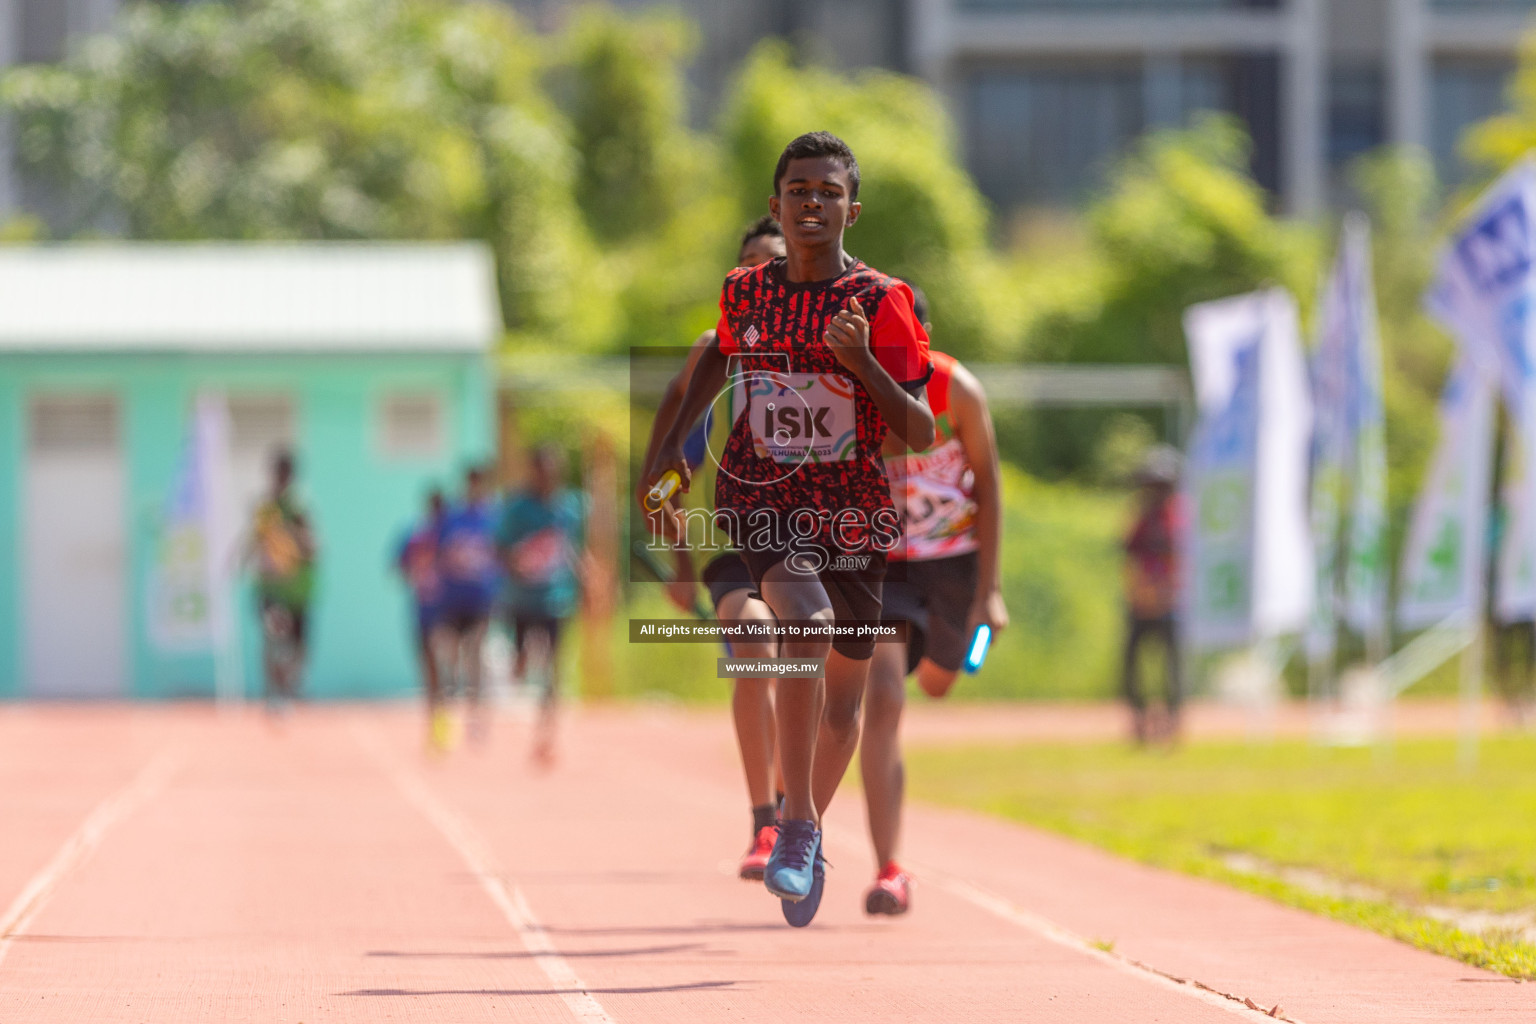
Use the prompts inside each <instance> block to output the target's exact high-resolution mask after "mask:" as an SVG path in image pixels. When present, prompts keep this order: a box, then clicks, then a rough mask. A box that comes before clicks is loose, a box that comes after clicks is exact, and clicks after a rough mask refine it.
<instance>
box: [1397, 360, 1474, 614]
mask: <svg viewBox="0 0 1536 1024" xmlns="http://www.w3.org/2000/svg"><path fill="white" fill-rule="evenodd" d="M1493 414H1494V385H1493V382H1492V380H1491V379H1490V377H1489V375H1488V374H1486V373H1484V372H1483V369H1482V367H1481V366H1479V365H1478V364H1477V363H1475V362H1474V361H1473V360H1472V358H1471V357H1470V356H1467V355H1465V354H1463V355H1462V357H1461V358H1460V359H1459V360H1458V361H1457V363H1456V365H1455V366H1454V367H1453V368H1452V370H1451V374H1450V376H1449V377H1447V378H1446V382H1445V390H1444V392H1443V393H1442V394H1441V396H1440V440H1439V442H1438V444H1437V446H1436V448H1435V453H1434V456H1433V458H1432V459H1431V460H1430V464H1429V469H1428V471H1427V472H1426V473H1425V474H1424V485H1423V487H1422V489H1421V490H1420V491H1419V499H1418V502H1417V503H1416V504H1415V505H1414V509H1413V517H1412V518H1411V519H1410V520H1409V523H1408V538H1407V542H1406V544H1405V545H1404V548H1403V567H1402V584H1401V586H1400V588H1399V590H1400V594H1399V597H1398V603H1397V624H1398V625H1399V626H1400V627H1401V628H1403V629H1426V628H1428V627H1430V626H1433V625H1435V624H1437V623H1439V622H1442V621H1444V620H1445V619H1447V618H1449V617H1450V616H1452V615H1463V616H1466V617H1467V619H1468V620H1469V621H1473V620H1475V619H1476V617H1477V616H1478V615H1479V609H1480V608H1481V607H1482V602H1483V588H1484V586H1485V583H1484V580H1485V567H1486V564H1487V555H1486V551H1485V548H1484V545H1485V544H1486V537H1487V528H1488V488H1489V485H1490V481H1489V475H1490V471H1491V468H1492V463H1493Z"/></svg>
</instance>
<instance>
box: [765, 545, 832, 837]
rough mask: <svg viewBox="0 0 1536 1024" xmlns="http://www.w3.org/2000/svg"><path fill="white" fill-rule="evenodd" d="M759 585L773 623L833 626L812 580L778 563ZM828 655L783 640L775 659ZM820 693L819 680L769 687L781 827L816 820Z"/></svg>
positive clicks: (817, 640)
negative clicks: (814, 771) (780, 790)
mask: <svg viewBox="0 0 1536 1024" xmlns="http://www.w3.org/2000/svg"><path fill="white" fill-rule="evenodd" d="M761 582H762V586H761V593H762V595H763V600H764V601H765V602H766V603H767V605H768V607H769V608H771V609H772V610H773V613H774V615H775V616H776V617H777V618H778V619H779V621H781V622H788V621H801V622H804V621H815V622H819V623H826V624H828V625H830V624H831V623H832V622H833V615H832V602H831V599H830V598H828V597H827V592H826V589H825V588H824V587H823V586H822V585H821V582H820V581H819V580H817V579H815V578H814V577H812V578H807V577H806V576H805V575H804V574H799V573H794V572H792V571H791V570H790V569H789V567H788V566H787V565H786V564H785V563H784V562H777V563H775V564H774V565H772V566H770V567H769V568H768V569H767V571H766V572H764V573H763V579H762V581H761ZM831 649H832V642H831V640H830V639H828V638H825V637H813V638H809V639H800V640H785V641H784V643H783V644H781V645H780V653H781V654H782V655H783V656H784V657H786V658H817V659H826V658H827V657H828V655H829V653H830V652H831ZM825 693H826V682H825V680H824V679H823V678H801V679H785V680H783V681H781V682H780V683H779V684H778V686H776V687H775V700H774V721H775V724H776V727H777V734H778V747H779V766H780V767H781V768H782V770H783V772H784V819H785V820H786V821H791V820H793V821H818V820H819V816H818V814H817V812H816V804H815V801H814V798H813V796H812V785H811V776H812V765H813V762H814V761H815V760H816V757H817V753H816V746H817V733H818V731H819V729H820V726H821V719H822V706H823V701H824V699H825ZM846 763H847V762H846V760H844V764H845V765H846ZM834 788H835V787H834Z"/></svg>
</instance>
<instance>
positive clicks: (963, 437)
mask: <svg viewBox="0 0 1536 1024" xmlns="http://www.w3.org/2000/svg"><path fill="white" fill-rule="evenodd" d="M916 297H917V302H916V307H917V310H918V316H919V318H921V319H922V320H923V321H924V327H925V328H926V327H927V323H926V321H927V308H926V307H927V302H926V300H925V299H924V298H923V296H922V293H921V292H917V293H916ZM930 354H931V358H932V360H933V376H932V377H931V378H930V379H929V381H928V406H929V408H931V409H932V410H933V418H934V425H935V434H936V435H937V436H936V439H935V441H934V443H933V446H932V447H930V448H928V449H927V450H926V451H922V452H916V453H914V452H911V451H909V450H907V448H906V445H905V444H903V443H902V442H901V441H900V439H897V438H888V439H887V442H886V448H885V451H886V455H887V458H886V470H887V472H888V473H889V475H890V480H891V493H892V496H893V497H894V498H895V500H896V506H897V508H898V509H899V510H900V511H901V513H902V522H903V526H904V533H905V541H904V543H903V544H902V546H901V547H899V548H897V549H896V550H895V551H893V552H891V569H890V571H889V573H888V574H887V576H886V581H885V601H884V605H883V611H882V613H881V615H882V618H883V619H884V620H885V621H887V622H893V623H894V622H905V623H906V626H907V641H906V643H904V644H880V645H879V646H878V647H877V648H876V651H875V656H874V660H873V663H872V664H871V666H870V672H869V681H868V683H867V685H866V699H865V705H864V708H865V710H864V735H863V739H862V742H861V744H860V746H859V767H860V769H861V771H862V773H863V778H864V798H865V801H866V803H867V805H868V810H869V831H870V838H871V840H873V842H874V847H875V861H876V863H877V864H879V866H880V867H879V874H878V875H877V877H876V878H875V884H874V885H873V886H872V887H871V888H870V889H869V890H868V891H867V892H866V893H865V896H864V909H865V911H866V912H867V913H870V914H892V915H894V914H904V913H906V911H907V909H908V907H910V906H911V879H910V877H909V876H908V875H907V873H906V872H905V871H903V870H902V868H901V866H900V865H899V864H898V863H897V861H896V847H897V842H898V840H899V839H900V834H901V810H902V799H903V791H904V784H905V770H904V767H903V765H902V759H901V741H900V727H901V713H902V708H903V706H904V705H905V702H906V677H907V676H908V675H910V674H912V673H913V672H916V673H917V681H918V685H919V686H921V687H922V688H923V691H924V692H925V693H927V694H928V695H929V696H930V697H942V696H944V695H945V694H947V693H948V692H949V690H950V688H951V687H952V686H954V683H955V678H956V676H957V675H958V673H959V671H960V666H961V664H962V663H963V662H964V660H965V656H966V650H967V648H968V647H969V645H970V640H971V637H972V635H973V634H974V633H975V632H976V627H977V626H979V625H982V624H986V625H988V626H990V627H991V629H992V632H993V635H996V633H997V631H998V630H1000V629H1002V628H1003V627H1004V626H1006V625H1007V624H1008V610H1007V608H1006V607H1005V606H1004V604H1003V595H1002V591H1001V589H1000V587H999V572H998V569H999V557H998V556H999V549H1000V546H1001V535H1002V500H1001V497H1000V487H999V480H998V464H997V442H996V440H995V438H994V435H993V431H992V417H991V415H990V414H989V413H988V411H987V399H986V396H985V395H984V394H983V393H982V389H981V384H980V383H979V382H978V381H977V380H976V378H975V377H974V376H973V375H972V374H971V373H970V371H968V370H967V369H966V368H965V367H964V366H962V365H961V364H960V363H959V362H958V361H956V360H955V358H954V357H953V356H949V355H945V354H944V353H942V352H931V353H930Z"/></svg>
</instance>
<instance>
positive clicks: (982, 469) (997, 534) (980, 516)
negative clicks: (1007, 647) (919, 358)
mask: <svg viewBox="0 0 1536 1024" xmlns="http://www.w3.org/2000/svg"><path fill="white" fill-rule="evenodd" d="M949 402H950V407H951V408H953V409H954V411H955V435H956V436H957V437H959V438H960V446H961V447H962V448H964V449H965V459H966V461H967V462H968V463H970V466H971V475H972V478H973V487H972V492H971V493H972V497H973V498H975V500H976V547H977V559H978V565H977V578H976V597H975V598H974V599H973V600H972V603H971V613H970V617H969V628H968V629H967V630H966V633H967V635H969V634H970V633H971V632H972V631H974V630H975V629H976V627H977V626H979V625H980V624H981V623H983V622H985V623H986V624H987V625H989V626H991V627H992V632H993V633H997V632H998V631H999V630H1001V629H1003V628H1004V627H1005V626H1007V625H1008V607H1007V605H1005V604H1004V603H1003V591H1002V573H1001V564H1002V547H1003V497H1002V479H1001V474H1000V473H999V470H998V461H997V434H996V432H995V431H994V430H993V427H992V414H991V412H989V411H988V410H987V396H986V393H985V392H984V391H982V389H981V382H980V381H979V380H977V379H976V377H975V375H974V374H972V373H971V372H970V371H969V370H967V369H966V368H965V367H964V366H961V365H960V364H958V363H957V364H955V369H954V374H953V376H952V377H950V381H949Z"/></svg>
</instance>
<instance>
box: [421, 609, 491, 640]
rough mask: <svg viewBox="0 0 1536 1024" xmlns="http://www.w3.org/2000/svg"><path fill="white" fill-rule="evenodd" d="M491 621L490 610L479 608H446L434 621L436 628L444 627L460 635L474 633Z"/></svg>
mask: <svg viewBox="0 0 1536 1024" xmlns="http://www.w3.org/2000/svg"><path fill="white" fill-rule="evenodd" d="M490 620H491V613H490V610H489V609H486V610H483V611H482V610H481V609H479V608H444V609H442V610H440V611H439V612H438V613H437V616H436V617H435V618H434V619H433V621H432V624H433V625H434V626H444V627H446V628H448V629H451V630H452V631H453V632H455V633H458V634H460V635H461V636H462V635H463V634H465V633H472V632H474V631H475V630H477V629H479V628H480V627H482V626H484V625H485V624H486V623H487V622H489V621H490Z"/></svg>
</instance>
